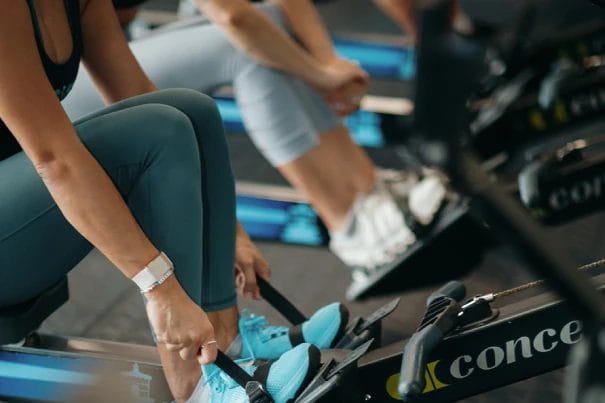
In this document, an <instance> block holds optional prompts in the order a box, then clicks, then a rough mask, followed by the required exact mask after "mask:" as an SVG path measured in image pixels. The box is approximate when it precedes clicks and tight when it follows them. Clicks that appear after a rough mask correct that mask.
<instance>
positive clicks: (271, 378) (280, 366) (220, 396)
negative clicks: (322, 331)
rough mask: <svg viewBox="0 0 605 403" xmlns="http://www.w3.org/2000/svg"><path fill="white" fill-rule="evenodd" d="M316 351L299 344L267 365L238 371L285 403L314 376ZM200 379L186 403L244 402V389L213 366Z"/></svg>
mask: <svg viewBox="0 0 605 403" xmlns="http://www.w3.org/2000/svg"><path fill="white" fill-rule="evenodd" d="M319 365H320V352H319V350H318V349H317V347H315V346H313V345H311V344H307V343H305V344H300V345H299V346H297V347H295V348H293V349H291V350H290V351H288V352H286V353H285V354H283V355H282V356H281V358H280V359H279V360H277V361H275V362H273V363H271V364H265V365H262V366H259V367H256V366H254V365H248V366H242V368H243V369H244V370H245V371H246V372H248V373H249V374H250V375H252V377H253V378H255V379H256V380H257V381H259V382H260V383H261V384H262V385H263V387H264V388H265V390H266V391H267V392H268V393H269V394H270V395H271V397H272V398H273V401H275V403H286V402H288V401H292V400H294V398H295V397H296V396H297V395H298V394H299V393H300V392H302V390H303V389H304V388H305V387H306V386H307V385H308V384H309V382H311V380H312V379H313V376H315V374H316V373H317V370H318V369H319ZM203 371H204V376H203V378H202V379H201V380H200V383H199V385H198V387H197V388H196V390H195V391H194V392H193V395H192V396H191V398H190V399H189V400H188V402H189V403H198V402H199V403H201V402H210V403H227V402H228V403H244V402H248V396H247V395H246V392H245V390H244V388H242V387H241V386H240V385H238V384H237V383H236V382H235V381H234V380H233V379H231V377H229V375H227V374H226V373H225V372H223V371H221V369H220V368H218V367H217V366H216V365H214V364H211V365H206V366H205V367H204V368H203Z"/></svg>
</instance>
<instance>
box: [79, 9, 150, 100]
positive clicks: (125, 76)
mask: <svg viewBox="0 0 605 403" xmlns="http://www.w3.org/2000/svg"><path fill="white" fill-rule="evenodd" d="M82 40H83V42H84V44H85V52H84V55H83V57H82V58H83V62H84V65H85V66H86V69H87V70H88V72H89V73H90V75H91V77H92V79H93V81H94V83H95V85H96V86H97V88H98V89H99V91H100V92H101V95H102V96H103V99H104V100H105V102H106V103H113V102H116V101H120V100H122V99H125V98H130V97H133V96H135V95H140V94H144V93H147V92H151V91H155V90H156V89H157V88H156V86H155V85H154V84H153V83H152V82H151V80H149V78H148V77H147V75H145V73H144V72H143V69H142V68H141V66H140V65H139V63H138V62H137V60H136V59H135V57H134V55H133V54H132V52H131V51H130V48H129V47H128V43H127V42H126V39H125V38H124V35H123V33H122V31H121V28H120V25H119V22H118V20H117V19H116V16H115V14H114V11H113V7H112V5H111V2H110V1H107V0H89V1H88V4H87V5H86V6H85V7H84V9H83V12H82Z"/></svg>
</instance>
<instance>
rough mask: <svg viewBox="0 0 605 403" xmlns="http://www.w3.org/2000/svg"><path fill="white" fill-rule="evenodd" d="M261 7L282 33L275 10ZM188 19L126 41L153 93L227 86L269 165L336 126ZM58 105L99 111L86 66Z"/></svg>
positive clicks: (312, 95) (279, 76)
mask: <svg viewBox="0 0 605 403" xmlns="http://www.w3.org/2000/svg"><path fill="white" fill-rule="evenodd" d="M259 7H260V9H261V10H262V11H263V12H265V13H266V14H267V15H268V16H269V17H270V18H271V19H272V20H273V21H275V22H276V23H278V24H279V25H280V26H281V27H283V28H284V29H286V30H287V29H288V28H287V25H286V21H285V17H284V16H283V14H282V13H281V10H280V9H279V7H278V6H277V5H274V4H263V5H260V6H259ZM194 18H195V19H194V20H192V21H191V22H190V23H187V24H178V23H177V24H176V25H175V26H174V27H172V28H170V27H168V28H167V29H162V30H161V31H159V32H158V33H156V34H154V35H152V36H150V37H148V38H145V39H142V40H138V41H135V42H132V43H131V48H132V50H133V52H134V54H135V56H136V58H137V59H138V60H139V63H140V64H141V66H142V67H143V69H144V70H145V72H146V73H147V74H148V75H149V77H150V78H151V80H152V81H153V82H155V84H156V85H157V86H158V87H159V88H161V89H164V88H191V89H195V90H198V91H202V92H209V91H212V90H214V89H215V88H217V87H219V86H222V85H227V84H231V85H233V88H234V91H235V96H236V99H237V102H238V104H239V106H240V109H241V112H242V116H243V119H244V124H245V126H246V130H247V132H248V134H249V135H250V137H251V138H252V140H253V141H254V143H255V145H256V147H257V148H258V149H259V150H260V151H261V152H262V153H263V155H264V156H265V158H267V159H268V160H269V162H271V163H272V164H273V165H274V166H281V165H284V164H286V163H288V162H290V161H293V160H295V159H297V158H299V157H301V156H302V155H304V154H305V153H306V152H308V151H309V150H310V149H311V148H313V147H315V146H316V145H317V144H318V143H319V135H320V134H321V133H323V132H326V131H328V130H330V129H332V128H334V127H336V126H337V125H339V124H340V123H341V122H340V119H339V118H338V117H337V116H336V115H335V114H334V113H333V112H332V111H331V109H330V108H329V107H328V105H327V104H326V103H325V102H324V101H323V100H322V98H321V96H320V95H319V94H318V93H317V92H315V91H314V90H313V89H311V88H310V87H309V86H308V85H306V84H305V83H304V82H302V81H301V80H299V79H296V78H294V77H292V76H289V75H287V74H284V73H282V72H280V71H278V70H275V69H272V68H269V67H266V66H263V65H260V64H258V63H257V62H255V61H254V60H252V59H250V58H249V57H248V56H247V55H246V54H245V53H243V52H242V51H240V50H239V49H237V48H235V47H234V46H233V45H232V44H231V43H230V42H229V40H228V38H227V37H226V36H225V34H224V33H223V32H222V31H221V29H220V28H219V27H218V26H216V25H214V24H212V23H210V22H208V20H206V19H205V18H204V17H194ZM63 105H64V106H65V108H66V110H67V113H68V114H69V115H70V117H71V118H72V119H77V118H79V117H82V116H83V115H86V114H88V113H90V112H92V111H95V110H98V109H100V108H101V107H102V106H103V103H102V101H101V98H100V97H99V95H98V94H97V92H96V91H95V90H94V87H93V85H92V83H91V80H90V78H89V77H88V75H87V74H86V72H85V71H84V69H82V71H81V73H80V74H79V76H78V79H77V81H76V84H75V86H74V89H73V90H72V92H71V94H70V95H69V96H68V97H67V98H66V99H65V100H64V101H63Z"/></svg>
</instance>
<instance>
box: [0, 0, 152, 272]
mask: <svg viewBox="0 0 605 403" xmlns="http://www.w3.org/2000/svg"><path fill="white" fill-rule="evenodd" d="M0 38H3V39H2V40H0V54H2V56H3V57H2V59H3V61H2V63H0V118H2V120H3V121H4V122H5V123H6V125H7V126H8V128H9V129H10V130H11V132H12V133H13V134H14V135H15V137H16V138H17V140H18V141H19V143H20V144H21V146H22V147H23V150H24V151H25V153H26V154H27V156H28V157H29V158H30V159H31V161H32V163H33V164H34V166H35V167H36V170H37V171H38V173H39V174H40V176H41V177H42V179H43V181H44V183H45V184H46V186H47V187H48V190H49V191H50V193H51V195H52V196H53V198H54V199H55V201H56V202H57V205H58V206H59V208H60V209H61V211H62V212H63V214H64V215H65V217H66V218H67V220H68V221H69V222H70V223H71V224H72V225H73V226H74V227H75V228H76V229H77V230H78V231H79V232H80V233H81V234H82V235H83V236H84V237H86V238H87V239H88V240H90V242H91V243H92V244H94V245H95V246H97V247H98V248H99V249H100V250H101V251H102V252H103V253H104V254H105V255H106V256H107V257H108V258H109V259H110V260H111V261H112V262H113V263H114V264H115V265H116V266H117V267H118V268H120V270H121V271H122V272H123V273H124V274H125V275H126V276H128V277H132V276H134V275H135V274H136V273H137V272H138V271H139V270H141V268H142V267H144V266H145V265H146V264H147V263H149V261H151V260H152V259H153V258H154V257H155V256H157V254H158V251H157V249H156V248H155V247H154V246H153V245H152V244H151V242H150V241H149V240H148V239H147V237H146V236H145V234H143V232H142V231H141V229H140V228H139V226H138V225H137V223H136V222H135V220H134V218H133V217H132V215H131V214H130V211H129V210H128V208H127V207H126V204H125V203H124V201H123V200H122V198H121V196H120V194H119V193H118V192H117V190H116V189H115V187H114V186H113V184H112V182H111V181H110V179H109V178H108V177H107V175H106V174H105V172H104V171H103V169H102V168H101V167H100V166H99V164H98V163H97V161H96V160H95V159H94V158H93V157H92V156H91V155H90V153H89V152H88V151H87V150H86V148H85V147H84V146H83V144H82V143H81V142H80V140H79V138H78V137H77V136H76V133H75V130H74V128H73V126H72V125H71V122H70V121H69V119H68V118H67V116H66V114H65V112H64V111H63V109H62V107H61V104H60V103H59V100H58V99H57V96H56V95H55V93H54V91H53V89H52V88H51V86H50V83H49V82H48V80H47V78H46V74H45V72H44V69H43V67H42V64H41V63H40V58H39V56H38V54H37V49H36V44H35V41H34V33H33V28H32V25H31V22H30V17H29V13H28V10H27V5H26V3H25V2H12V1H11V2H7V3H6V4H5V5H4V6H3V9H2V13H0Z"/></svg>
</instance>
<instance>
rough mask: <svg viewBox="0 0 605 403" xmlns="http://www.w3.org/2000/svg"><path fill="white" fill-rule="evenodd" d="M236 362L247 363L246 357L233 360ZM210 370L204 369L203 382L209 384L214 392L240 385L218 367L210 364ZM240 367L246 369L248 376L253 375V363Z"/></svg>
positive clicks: (254, 367) (221, 391)
mask: <svg viewBox="0 0 605 403" xmlns="http://www.w3.org/2000/svg"><path fill="white" fill-rule="evenodd" d="M235 362H236V363H238V364H240V363H249V362H250V360H248V359H241V360H235ZM212 366H213V369H212V370H211V371H204V378H205V379H204V384H205V385H207V386H209V387H210V388H211V389H212V390H213V391H214V392H217V393H223V392H224V391H225V390H227V389H231V388H234V387H238V386H241V385H239V384H238V383H237V382H236V381H235V380H234V379H233V378H231V377H230V376H229V375H227V373H226V372H225V371H223V370H221V369H220V368H219V367H217V366H215V365H212ZM240 367H241V368H242V369H243V370H244V371H246V372H247V373H248V374H249V375H250V376H252V375H254V371H255V370H256V366H255V365H240Z"/></svg>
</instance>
